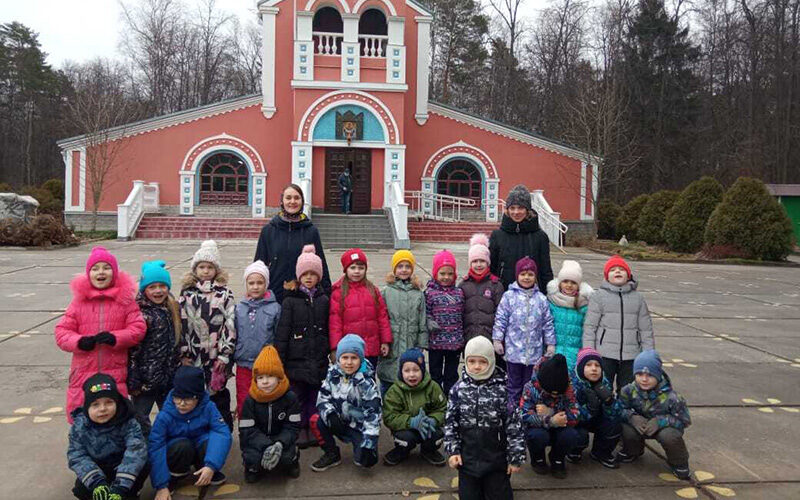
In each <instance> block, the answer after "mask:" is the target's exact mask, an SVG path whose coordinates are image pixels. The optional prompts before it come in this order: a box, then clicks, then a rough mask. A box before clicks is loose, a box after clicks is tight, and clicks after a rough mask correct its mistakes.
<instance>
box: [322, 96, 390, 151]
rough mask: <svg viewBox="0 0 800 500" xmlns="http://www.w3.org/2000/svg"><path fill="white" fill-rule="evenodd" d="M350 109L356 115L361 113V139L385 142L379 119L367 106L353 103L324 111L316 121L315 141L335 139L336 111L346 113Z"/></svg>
mask: <svg viewBox="0 0 800 500" xmlns="http://www.w3.org/2000/svg"><path fill="white" fill-rule="evenodd" d="M348 111H351V112H352V113H354V114H356V115H358V114H359V113H363V116H364V127H363V138H362V139H360V140H362V141H369V142H386V139H385V137H384V135H383V127H382V126H381V122H380V120H378V118H377V117H376V116H375V115H374V114H373V113H372V111H371V110H369V109H368V108H364V107H361V106H355V105H353V104H343V105H341V106H336V107H335V108H331V109H329V110H328V111H326V112H325V113H324V114H323V115H322V116H321V117H320V119H319V120H318V121H317V124H316V126H315V127H314V134H313V136H312V138H313V140H315V141H335V140H337V139H336V113H337V112H338V113H342V114H343V113H346V112H348Z"/></svg>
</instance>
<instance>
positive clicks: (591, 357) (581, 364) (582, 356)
mask: <svg viewBox="0 0 800 500" xmlns="http://www.w3.org/2000/svg"><path fill="white" fill-rule="evenodd" d="M589 361H597V362H598V363H600V369H601V370H602V367H603V358H602V357H601V356H600V353H599V352H597V351H595V350H594V349H592V348H591V347H584V348H583V349H581V350H580V351H578V360H577V362H576V363H575V373H577V374H578V376H579V377H580V378H582V379H584V380H585V379H586V377H584V376H583V369H584V368H586V363H588V362H589Z"/></svg>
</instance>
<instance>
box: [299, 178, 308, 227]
mask: <svg viewBox="0 0 800 500" xmlns="http://www.w3.org/2000/svg"><path fill="white" fill-rule="evenodd" d="M297 185H298V186H300V189H302V190H303V200H304V202H303V213H304V214H306V216H308V217H310V216H311V179H309V178H305V177H304V178H302V179H299V180H298V181H297Z"/></svg>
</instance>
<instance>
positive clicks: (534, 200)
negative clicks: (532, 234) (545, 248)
mask: <svg viewBox="0 0 800 500" xmlns="http://www.w3.org/2000/svg"><path fill="white" fill-rule="evenodd" d="M531 206H532V207H533V210H534V211H535V212H536V214H537V215H538V216H539V227H541V228H542V231H544V232H545V234H546V235H547V237H548V238H549V239H550V243H552V244H553V245H555V246H556V247H558V248H561V247H562V246H564V235H565V234H566V233H567V229H568V228H567V225H566V224H564V223H563V222H561V213H560V212H555V211H553V209H552V207H550V204H549V203H547V200H546V199H545V197H544V192H543V191H542V190H541V189H536V190H534V191H533V192H532V193H531Z"/></svg>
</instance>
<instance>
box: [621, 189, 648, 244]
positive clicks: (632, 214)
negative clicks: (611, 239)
mask: <svg viewBox="0 0 800 500" xmlns="http://www.w3.org/2000/svg"><path fill="white" fill-rule="evenodd" d="M648 201H650V195H649V194H640V195H639V196H637V197H636V198H634V199H632V200H631V201H629V202H628V203H627V204H626V205H625V206H624V207H623V208H622V214H620V216H619V217H618V218H617V235H619V236H620V237H622V236H625V237H626V238H627V239H628V241H635V240H636V239H638V235H637V231H636V223H637V221H638V220H639V215H640V214H641V213H642V209H643V208H644V206H645V205H646V204H647V202H648Z"/></svg>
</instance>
